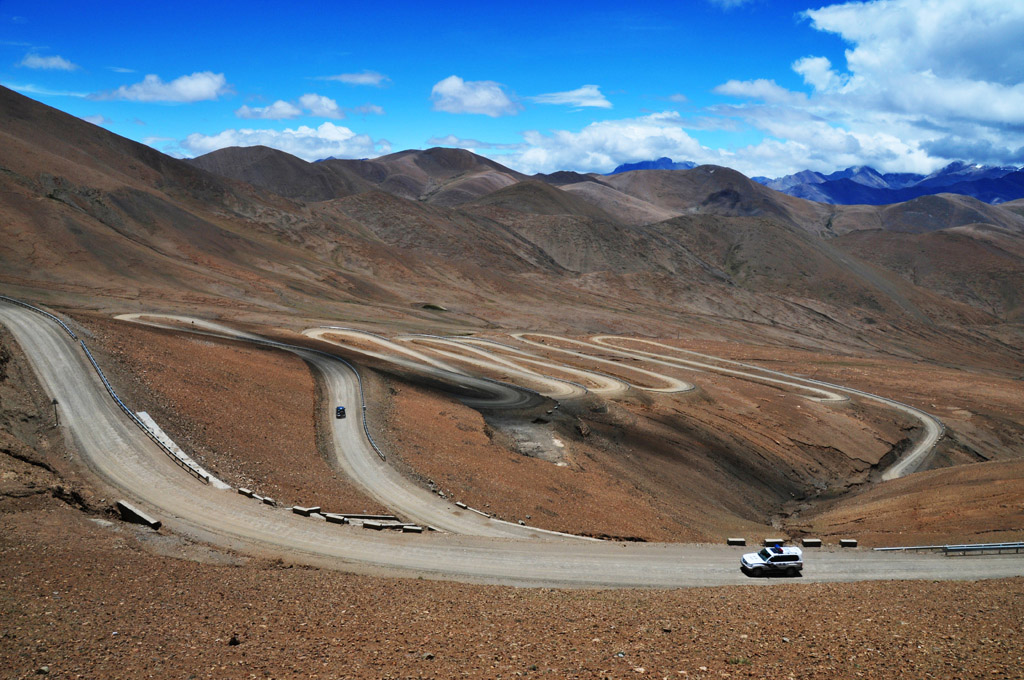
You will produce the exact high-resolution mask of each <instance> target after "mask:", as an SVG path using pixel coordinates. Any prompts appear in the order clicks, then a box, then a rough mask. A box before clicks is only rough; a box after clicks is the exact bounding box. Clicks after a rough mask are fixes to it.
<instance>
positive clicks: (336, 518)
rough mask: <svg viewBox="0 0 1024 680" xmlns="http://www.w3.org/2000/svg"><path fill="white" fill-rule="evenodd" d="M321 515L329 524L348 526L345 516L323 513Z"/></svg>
mask: <svg viewBox="0 0 1024 680" xmlns="http://www.w3.org/2000/svg"><path fill="white" fill-rule="evenodd" d="M323 515H324V519H326V520H327V521H328V522H330V523H331V524H348V518H346V517H345V515H339V514H336V513H333V512H325V513H323Z"/></svg>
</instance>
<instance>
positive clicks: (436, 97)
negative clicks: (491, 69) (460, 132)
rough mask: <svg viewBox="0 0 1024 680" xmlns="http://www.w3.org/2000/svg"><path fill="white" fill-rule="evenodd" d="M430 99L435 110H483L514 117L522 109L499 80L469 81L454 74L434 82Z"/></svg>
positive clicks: (453, 111) (494, 114)
mask: <svg viewBox="0 0 1024 680" xmlns="http://www.w3.org/2000/svg"><path fill="white" fill-rule="evenodd" d="M430 99H431V101H433V102H434V110H435V111H445V112H447V113H479V114H482V115H485V116H490V117H492V118H497V117H499V116H513V115H515V114H517V113H518V112H519V109H520V108H521V107H520V105H519V104H518V103H517V102H516V101H515V100H514V99H513V98H512V97H510V96H509V95H508V94H507V93H506V92H505V89H504V88H503V87H502V86H501V85H500V84H499V83H496V82H494V81H491V80H477V81H468V80H463V79H462V78H460V77H458V76H454V75H453V76H448V77H447V78H445V79H444V80H442V81H440V82H438V83H437V84H436V85H434V87H433V89H432V90H431V91H430Z"/></svg>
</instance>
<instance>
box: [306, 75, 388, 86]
mask: <svg viewBox="0 0 1024 680" xmlns="http://www.w3.org/2000/svg"><path fill="white" fill-rule="evenodd" d="M318 80H334V81H336V82H339V83H345V84H346V85H369V86H371V87H384V86H385V85H386V84H388V83H390V82H391V79H390V78H388V77H387V76H386V75H384V74H383V73H378V72H377V71H363V72H361V73H339V74H338V75H336V76H321V77H320V78H318Z"/></svg>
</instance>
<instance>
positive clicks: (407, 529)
mask: <svg viewBox="0 0 1024 680" xmlns="http://www.w3.org/2000/svg"><path fill="white" fill-rule="evenodd" d="M402 533H403V534H422V533H423V527H421V526H418V525H416V524H405V525H403V526H402Z"/></svg>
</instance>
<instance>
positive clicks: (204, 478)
mask: <svg viewBox="0 0 1024 680" xmlns="http://www.w3.org/2000/svg"><path fill="white" fill-rule="evenodd" d="M0 300H5V301H6V302H10V303H11V304H14V305H18V306H20V307H24V308H25V309H29V310H32V311H33V312H37V313H39V314H42V315H43V316H45V317H47V318H48V319H50V320H51V321H55V322H56V323H58V324H60V327H61V328H63V329H64V331H65V332H67V334H68V335H70V336H71V337H72V338H73V339H74V340H78V343H79V344H80V345H81V346H82V350H83V351H84V352H85V356H86V357H87V358H88V359H89V363H91V364H92V367H93V369H95V371H96V375H98V376H99V377H100V381H102V382H103V386H104V387H105V388H106V390H107V394H109V395H110V397H111V398H112V399H113V400H114V403H115V404H117V405H118V407H120V409H121V410H122V411H124V413H125V415H127V416H128V417H129V418H130V419H131V421H132V422H133V423H135V424H136V425H137V426H138V428H139V429H140V430H142V432H143V433H144V434H145V435H146V436H147V437H149V438H150V439H151V440H152V441H153V443H154V444H156V445H157V446H158V447H160V450H161V451H163V452H164V453H166V454H167V455H168V456H169V457H170V458H171V460H173V461H174V462H175V463H176V464H177V465H178V466H179V467H181V468H182V469H184V470H185V471H186V472H188V473H189V474H190V475H192V476H193V477H195V478H196V479H198V480H199V481H201V482H203V483H204V484H209V483H210V479H209V477H207V476H206V475H205V474H203V473H202V472H199V471H198V470H196V469H194V468H192V467H191V466H189V465H188V464H187V463H186V462H185V461H183V460H181V459H180V458H178V456H176V455H175V454H174V452H173V451H171V450H170V449H169V448H167V446H166V445H165V444H164V443H163V442H161V441H160V440H159V439H157V438H156V436H155V435H154V434H153V433H152V432H150V430H149V428H148V427H146V425H145V423H143V422H142V421H141V420H139V417H138V416H137V415H135V412H134V411H132V410H131V409H130V408H128V406H127V405H126V404H125V403H124V402H123V401H121V398H120V397H119V396H117V392H116V391H115V390H114V388H113V386H112V385H111V384H110V381H109V380H107V376H106V375H104V373H103V370H102V369H101V368H100V365H99V364H98V363H96V358H95V357H93V355H92V352H90V351H89V348H88V347H86V346H85V341H84V340H82V339H80V338H79V337H78V336H77V335H75V332H74V331H72V330H71V329H70V328H69V327H68V325H67V324H66V323H64V322H63V321H62V320H61V319H59V318H57V317H56V316H54V315H53V314H50V313H49V312H47V311H45V310H42V309H39V308H38V307H34V306H32V305H30V304H28V303H27V302H22V301H21V300H16V299H14V298H12V297H7V296H6V295H0Z"/></svg>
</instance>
